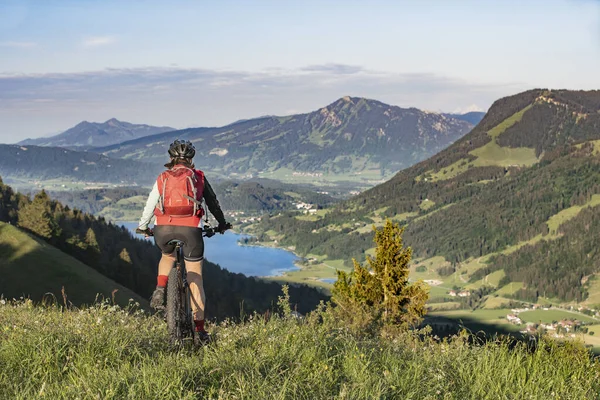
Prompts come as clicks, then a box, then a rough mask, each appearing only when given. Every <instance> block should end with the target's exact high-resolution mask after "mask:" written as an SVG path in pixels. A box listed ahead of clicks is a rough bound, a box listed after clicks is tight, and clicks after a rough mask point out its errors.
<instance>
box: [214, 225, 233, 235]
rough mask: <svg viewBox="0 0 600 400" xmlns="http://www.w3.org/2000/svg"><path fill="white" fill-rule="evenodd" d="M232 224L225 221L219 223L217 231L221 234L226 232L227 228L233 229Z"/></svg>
mask: <svg viewBox="0 0 600 400" xmlns="http://www.w3.org/2000/svg"><path fill="white" fill-rule="evenodd" d="M231 228H232V226H231V224H230V223H229V222H225V223H224V224H219V226H218V227H217V232H219V233H220V234H221V235H222V234H224V233H225V231H226V230H227V229H231Z"/></svg>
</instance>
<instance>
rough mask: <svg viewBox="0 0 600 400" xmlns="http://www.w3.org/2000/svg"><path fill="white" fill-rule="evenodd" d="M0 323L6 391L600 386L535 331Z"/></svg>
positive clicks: (144, 395) (13, 395) (86, 315)
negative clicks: (198, 331) (187, 332)
mask: <svg viewBox="0 0 600 400" xmlns="http://www.w3.org/2000/svg"><path fill="white" fill-rule="evenodd" d="M458 313H460V312H458ZM489 313H490V318H494V316H495V315H496V314H497V313H498V312H489ZM455 314H456V312H455ZM456 315H459V314H456ZM465 315H468V313H467V314H465ZM496 319H497V317H496ZM0 321H2V326H1V327H0V365H2V369H0V398H6V399H45V398H47V399H76V398H80V399H98V398H99V399H198V398H202V399H333V398H335V399H409V398H410V399H497V398H498V399H499V398H509V399H522V398H527V399H530V398H535V399H538V398H539V399H544V398H563V399H587V398H596V397H597V393H598V392H599V391H600V383H599V380H598V376H599V374H600V366H599V365H598V362H597V361H595V360H594V359H593V358H592V357H590V354H589V353H588V352H587V351H586V350H585V349H584V348H583V347H582V346H581V345H579V344H577V343H563V344H559V343H557V342H553V341H547V340H542V341H541V342H540V345H539V346H538V347H537V349H531V350H528V349H527V345H526V344H523V345H519V344H517V345H516V346H514V345H511V343H510V342H509V341H504V340H498V341H490V342H488V343H482V344H475V345H473V344H469V343H468V342H469V340H468V339H469V338H468V336H465V335H463V336H458V337H455V338H454V339H452V340H450V341H436V340H434V339H433V338H432V337H430V336H418V335H413V334H410V333H407V334H402V335H399V336H397V337H396V338H385V339H384V338H380V337H378V336H376V335H375V336H373V335H368V336H365V337H357V336H354V335H352V334H350V333H348V332H347V331H346V330H345V329H343V328H340V327H336V326H337V325H332V324H330V323H320V322H318V318H313V317H309V318H301V319H298V318H293V317H289V318H281V317H278V316H276V315H273V316H271V318H269V319H265V318H261V317H257V316H255V317H252V318H251V319H250V320H248V321H247V322H245V323H242V324H232V323H229V322H224V323H222V324H219V325H211V326H209V329H210V330H211V331H212V333H213V334H214V335H215V336H216V338H217V340H216V341H215V342H214V343H213V344H212V345H210V346H208V347H204V348H200V349H197V350H193V349H187V348H186V349H179V350H178V349H174V348H171V347H170V346H169V345H168V342H167V333H166V329H165V326H164V323H163V322H162V321H161V320H160V319H158V318H152V317H146V316H144V315H141V314H136V313H131V312H126V311H123V310H121V309H119V308H117V307H113V306H110V305H102V306H95V307H92V308H85V309H81V310H72V311H63V310H61V309H59V308H53V307H51V308H39V307H33V306H32V305H31V304H17V305H11V304H4V305H2V304H0Z"/></svg>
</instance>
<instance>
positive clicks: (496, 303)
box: [483, 296, 511, 309]
mask: <svg viewBox="0 0 600 400" xmlns="http://www.w3.org/2000/svg"><path fill="white" fill-rule="evenodd" d="M510 301H511V299H507V298H505V297H494V296H488V298H487V299H486V300H485V303H484V304H483V308H484V309H494V308H506V306H507V305H508V303H510Z"/></svg>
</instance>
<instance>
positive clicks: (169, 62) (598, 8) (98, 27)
mask: <svg viewBox="0 0 600 400" xmlns="http://www.w3.org/2000/svg"><path fill="white" fill-rule="evenodd" d="M599 71H600V1H599V0H562V1H561V0H543V1H541V0H540V1H536V0H529V1H511V0H498V1H492V0H488V1H486V0H477V1H475V0H474V1H452V0H439V1H424V0H420V1H417V0H414V1H400V0H386V1H384V0H380V1H377V0H370V1H366V0H364V1H351V0H344V1H326V0H321V1H310V0H302V1H300V0H298V1H293V2H292V1H285V0H273V1H241V0H240V1H223V0H221V1H200V0H197V1H183V0H181V1H177V0H171V1H168V2H167V1H149V0H146V1H127V0H118V1H117V0H114V1H113V0H77V1H75V0H71V1H69V0H60V1H59V0H37V1H34V0H29V1H28V0H0V143H12V142H17V141H19V140H22V139H24V138H26V137H38V136H42V135H46V134H49V133H56V132H60V131H62V130H65V129H67V128H69V127H71V126H73V125H75V124H76V123H78V122H80V121H82V120H88V121H105V120H107V119H109V118H112V117H116V118H118V119H121V120H125V121H129V122H134V123H147V124H155V125H170V126H173V127H176V128H183V127H188V126H214V125H222V124H226V123H229V122H233V121H235V120H237V119H241V118H250V117H256V116H260V115H265V114H277V115H283V114H290V113H297V112H308V111H312V110H315V109H318V108H320V107H323V106H325V105H327V104H329V103H331V102H333V101H335V100H336V99H338V98H339V97H342V96H344V95H352V96H362V97H369V98H374V99H377V100H381V101H383V102H386V103H390V104H394V105H399V106H402V107H411V106H415V107H419V108H423V109H427V110H433V111H450V112H453V111H467V110H471V109H482V110H485V109H487V108H488V107H489V106H490V105H491V103H492V102H493V101H494V100H495V99H497V98H499V97H502V96H505V95H509V94H514V93H517V92H519V91H523V90H527V89H530V88H534V87H549V88H556V89H558V88H569V89H600V72H599Z"/></svg>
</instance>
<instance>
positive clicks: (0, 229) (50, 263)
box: [0, 222, 148, 307]
mask: <svg viewBox="0 0 600 400" xmlns="http://www.w3.org/2000/svg"><path fill="white" fill-rule="evenodd" d="M0 260H1V261H2V262H0V274H1V275H2V279H0V295H1V294H4V297H5V298H19V297H20V296H22V295H23V293H27V294H28V296H29V297H30V298H31V299H33V300H35V301H40V300H41V299H42V298H44V297H46V295H47V294H48V295H49V296H50V295H53V296H54V297H55V298H57V299H60V301H61V303H62V301H63V300H62V294H61V288H62V287H63V286H64V287H65V290H66V293H67V296H68V301H71V302H73V303H74V304H76V305H79V304H82V303H86V304H91V303H93V302H94V300H95V299H96V295H97V294H98V293H99V294H100V295H101V297H104V298H111V297H112V292H113V290H115V289H117V292H116V293H115V301H116V302H117V303H118V304H121V305H127V304H128V303H129V299H133V301H135V302H138V303H140V304H142V305H143V306H144V307H146V306H147V305H148V304H147V301H146V300H145V299H143V298H141V297H140V296H139V295H137V294H135V293H134V292H132V291H131V290H129V289H127V288H125V287H124V286H121V285H119V284H118V283H116V282H115V281H113V280H111V279H109V278H107V277H106V276H104V275H102V274H100V273H99V272H97V271H96V270H94V269H93V268H91V267H89V266H87V265H85V264H83V263H81V262H80V261H78V260H76V259H75V258H73V257H71V256H69V255H67V254H65V253H63V252H61V251H60V250H58V249H56V248H55V247H52V246H50V245H48V244H46V243H45V242H43V241H41V240H39V239H36V238H34V237H33V236H31V235H29V234H27V233H25V232H23V231H21V230H19V229H17V228H16V227H14V226H12V225H9V224H6V223H3V222H0Z"/></svg>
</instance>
